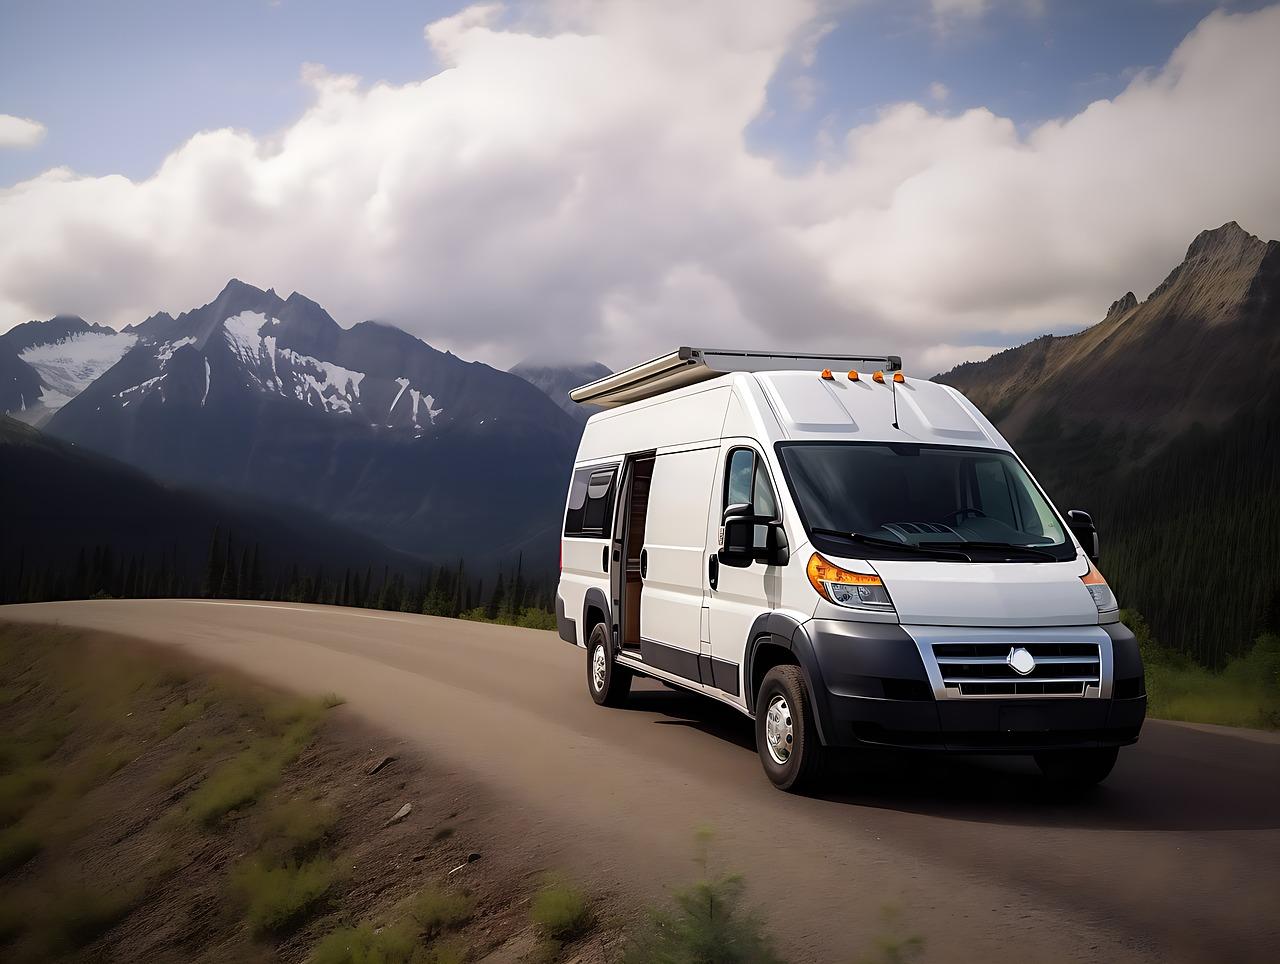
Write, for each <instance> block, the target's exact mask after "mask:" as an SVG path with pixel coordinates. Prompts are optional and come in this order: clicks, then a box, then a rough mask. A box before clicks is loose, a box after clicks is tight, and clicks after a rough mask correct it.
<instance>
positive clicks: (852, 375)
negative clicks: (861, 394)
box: [849, 372, 858, 382]
mask: <svg viewBox="0 0 1280 964" xmlns="http://www.w3.org/2000/svg"><path fill="white" fill-rule="evenodd" d="M857 380H858V373H857V372H849V381H851V382H856V381H857Z"/></svg>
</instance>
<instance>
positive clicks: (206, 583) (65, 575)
mask: <svg viewBox="0 0 1280 964" xmlns="http://www.w3.org/2000/svg"><path fill="white" fill-rule="evenodd" d="M94 598H118V599H161V598H203V599H251V600H266V601H276V602H294V603H314V604H322V605H329V606H353V607H358V608H364V609H382V610H389V611H393V612H407V613H422V614H425V615H430V616H449V617H455V618H463V619H476V620H485V621H491V622H501V623H507V624H511V625H521V626H530V627H533V628H538V629H554V628H555V615H554V612H553V610H552V605H553V603H554V600H555V585H554V582H553V581H552V580H551V578H549V577H547V576H545V575H533V574H529V573H526V572H525V568H524V559H523V556H520V557H517V560H516V564H515V567H514V570H513V571H512V572H510V573H507V572H504V571H503V570H502V569H499V571H498V573H497V576H496V578H494V580H493V582H492V583H490V584H489V585H487V586H486V583H485V579H484V577H483V576H477V575H475V574H474V573H472V572H469V571H468V569H467V566H466V563H465V561H464V560H461V559H460V560H458V562H457V563H454V564H449V565H430V566H425V565H424V566H422V567H421V568H419V569H418V570H416V571H414V572H405V571H402V570H398V569H393V568H392V567H390V566H386V565H384V566H382V567H381V569H378V568H377V567H374V566H365V567H364V568H363V569H353V568H352V567H349V566H348V567H344V568H342V569H338V568H337V567H326V566H325V565H323V564H304V563H300V562H292V563H286V564H279V563H275V564H272V563H271V562H270V561H269V560H268V554H267V553H264V552H263V551H262V547H261V546H260V544H259V543H258V542H256V541H254V542H251V541H249V540H237V539H236V537H235V534H234V533H232V532H229V531H228V532H226V533H224V532H223V531H222V527H221V526H220V525H219V526H215V528H214V531H213V535H212V538H211V539H210V542H209V550H208V553H207V556H206V558H205V560H204V563H203V566H199V565H196V564H195V562H194V560H189V559H184V558H183V556H182V553H181V552H180V551H179V549H178V548H177V547H176V546H174V547H171V548H168V549H164V550H162V551H160V552H153V553H141V552H140V553H129V554H127V555H126V554H124V553H121V552H118V551H117V550H115V549H114V548H113V547H112V546H110V545H95V546H86V547H82V548H81V549H80V550H79V552H78V554H77V555H76V556H75V561H74V563H69V562H68V560H67V559H66V558H62V559H45V560H35V559H32V558H30V557H29V556H28V554H27V553H26V552H25V550H23V551H20V552H19V553H18V556H17V558H16V559H6V560H4V562H3V564H0V602H5V603H20V602H51V601H58V600H66V599H94Z"/></svg>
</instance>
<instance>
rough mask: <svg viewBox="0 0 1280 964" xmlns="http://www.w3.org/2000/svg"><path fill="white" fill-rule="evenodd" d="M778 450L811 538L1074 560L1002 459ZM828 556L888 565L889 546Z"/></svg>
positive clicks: (1020, 473)
mask: <svg viewBox="0 0 1280 964" xmlns="http://www.w3.org/2000/svg"><path fill="white" fill-rule="evenodd" d="M779 450H780V452H781V455H782V463H783V467H784V469H785V471H786V477H787V482H788V484H789V485H790V486H791V489H792V494H793V495H794V496H795V500H796V504H797V506H798V507H799V509H800V512H801V514H802V515H803V516H804V522H805V525H806V526H807V527H809V530H810V534H811V535H813V536H814V537H815V539H822V540H824V541H828V542H829V541H831V540H832V539H836V540H841V541H843V540H844V539H847V538H848V537H849V536H850V535H852V534H855V533H856V534H858V535H861V536H864V537H868V538H870V539H874V540H879V541H881V542H888V543H900V544H903V545H907V546H923V547H926V548H946V547H947V546H948V545H963V544H965V543H997V544H1000V545H1005V546H1025V547H1029V548H1032V549H1036V550H1040V551H1039V552H1038V553H1028V554H1026V555H1027V558H1028V559H1031V560H1033V561H1034V560H1036V559H1038V558H1043V557H1044V556H1045V554H1046V553H1047V554H1048V555H1049V556H1050V557H1052V558H1057V559H1070V558H1073V557H1074V556H1075V547H1074V546H1073V545H1072V544H1071V542H1070V541H1069V539H1068V538H1067V535H1066V531H1065V529H1064V527H1063V526H1062V524H1061V523H1060V522H1059V520H1058V517H1057V515H1056V514H1055V513H1054V511H1053V510H1052V509H1051V508H1050V506H1049V504H1048V502H1047V501H1046V500H1045V498H1044V496H1043V495H1042V494H1041V493H1040V490H1039V489H1038V488H1037V487H1036V485H1035V483H1034V482H1032V480H1031V477H1030V476H1029V475H1027V472H1026V470H1025V469H1023V467H1022V464H1021V463H1020V462H1019V461H1018V460H1017V459H1016V458H1014V457H1013V456H1012V455H1010V454H1009V453H1007V452H998V451H993V450H990V449H965V448H958V447H957V448H952V447H947V446H930V445H898V444H893V445H889V444H880V443H831V444H828V443H821V444H799V443H791V444H783V445H781V446H779ZM818 530H822V531H818ZM833 551H842V552H843V553H844V554H845V555H850V554H856V555H857V556H858V557H859V558H882V557H883V558H894V557H895V556H894V555H893V552H894V550H893V549H892V547H888V548H886V547H884V546H881V547H875V546H870V545H868V544H867V543H865V542H863V543H860V544H857V551H856V553H854V552H852V550H851V548H850V546H848V545H844V546H843V547H842V548H840V549H834V548H833ZM966 551H968V550H967V549H966ZM885 552H887V553H889V555H888V556H885ZM970 555H971V556H972V558H973V560H974V561H975V562H977V561H992V558H1005V556H1006V555H1007V554H1006V553H1002V552H1001V551H1000V550H992V549H985V550H984V549H982V548H975V549H974V550H973V551H972V552H971V553H970ZM1019 558H1021V557H1019Z"/></svg>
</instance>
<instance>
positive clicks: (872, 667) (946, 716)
mask: <svg viewBox="0 0 1280 964" xmlns="http://www.w3.org/2000/svg"><path fill="white" fill-rule="evenodd" d="M1102 629H1103V630H1104V631H1105V633H1106V637H1109V643H1110V647H1109V648H1110V660H1111V664H1110V666H1111V673H1112V674H1113V684H1112V685H1111V686H1110V687H1109V692H1108V693H1105V694H1104V695H1103V696H1102V697H1077V698H1063V697H1056V698H1045V699H1037V698H1033V697H1026V696H1018V697H1012V698H1008V699H1004V698H995V697H986V698H982V699H956V698H952V699H939V698H937V697H936V696H935V692H934V686H933V684H932V683H931V682H930V678H929V674H928V672H927V671H926V668H925V665H924V661H923V659H922V658H921V654H920V650H919V649H918V648H917V646H916V644H915V641H914V640H913V639H912V637H911V636H910V635H909V634H908V633H907V631H906V630H904V629H903V628H902V627H901V626H897V625H893V624H883V623H879V624H877V623H857V622H852V621H850V622H844V621H840V622H836V621H827V620H814V621H811V622H810V623H808V624H807V625H806V626H803V627H800V628H799V629H798V630H797V638H796V639H793V647H794V648H807V649H809V651H810V655H811V659H810V660H808V662H809V666H808V667H806V669H807V672H808V675H809V677H810V690H811V692H812V693H813V694H814V708H815V712H816V713H817V716H818V724H819V728H820V729H821V735H822V737H823V742H825V743H826V744H828V745H832V746H891V747H906V748H917V749H930V750H947V751H952V752H961V753H965V752H967V753H1034V752H1037V751H1039V750H1048V749H1063V748H1089V747H1104V746H1124V745H1126V744H1130V743H1133V742H1135V741H1136V740H1137V739H1138V734H1139V732H1140V731H1141V729H1142V722H1143V719H1144V718H1145V716H1146V707H1147V698H1146V692H1145V689H1144V686H1143V681H1142V664H1141V660H1140V658H1139V656H1138V647H1137V642H1136V640H1135V639H1134V637H1133V634H1132V633H1130V632H1129V630H1128V629H1126V628H1125V627H1124V626H1122V625H1121V624H1119V623H1115V624H1112V625H1110V626H1105V627H1102ZM1001 632H1013V633H1015V634H1016V630H1015V631H1007V630H1002V631H1001Z"/></svg>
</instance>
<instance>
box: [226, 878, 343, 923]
mask: <svg viewBox="0 0 1280 964" xmlns="http://www.w3.org/2000/svg"><path fill="white" fill-rule="evenodd" d="M336 882H337V871H336V870H335V868H334V865H333V862H332V861H329V860H315V861H311V862H310V863H305V864H296V863H292V862H290V863H288V864H285V865H284V866H283V867H271V866H268V865H266V864H263V863H260V862H259V861H257V860H251V861H249V862H247V863H245V864H242V865H241V866H240V867H239V868H238V869H237V870H236V872H235V883H236V886H237V887H238V888H239V890H240V892H241V893H242V894H243V895H244V897H245V900H246V904H247V908H246V912H245V917H246V919H247V920H248V922H249V927H250V929H251V930H252V931H253V932H254V933H255V934H258V935H263V934H277V933H283V932H286V931H289V930H291V929H293V928H294V927H296V926H298V925H299V924H301V923H302V922H303V921H304V920H306V919H307V918H308V917H310V916H312V915H313V914H315V913H316V912H317V911H319V910H320V909H321V908H322V907H323V906H324V905H325V903H326V902H327V901H328V899H329V894H330V892H331V891H332V889H333V887H334V884H335V883H336Z"/></svg>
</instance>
